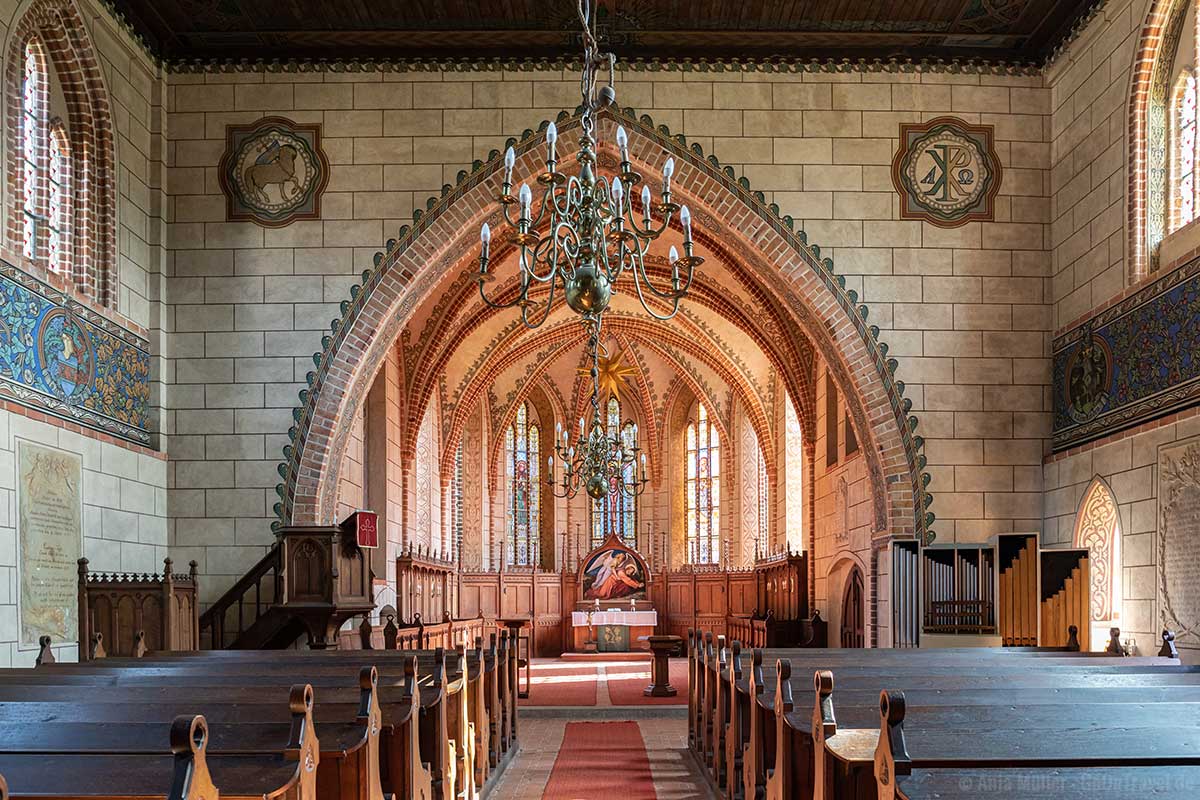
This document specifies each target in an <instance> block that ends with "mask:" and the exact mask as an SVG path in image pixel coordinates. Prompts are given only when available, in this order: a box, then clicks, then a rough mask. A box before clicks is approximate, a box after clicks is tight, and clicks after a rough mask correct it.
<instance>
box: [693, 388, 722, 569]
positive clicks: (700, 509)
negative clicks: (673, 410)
mask: <svg viewBox="0 0 1200 800" xmlns="http://www.w3.org/2000/svg"><path fill="white" fill-rule="evenodd" d="M696 406H697V411H696V417H695V419H693V420H691V421H690V422H688V426H687V464H686V467H685V469H686V472H685V475H686V481H685V483H684V486H685V494H686V498H685V508H686V515H687V546H688V561H689V563H692V564H716V563H719V562H720V555H721V554H720V549H721V443H720V435H719V434H718V433H717V428H716V426H715V425H713V424H712V423H711V422H710V421H709V419H708V409H706V408H705V407H704V404H703V403H697V404H696Z"/></svg>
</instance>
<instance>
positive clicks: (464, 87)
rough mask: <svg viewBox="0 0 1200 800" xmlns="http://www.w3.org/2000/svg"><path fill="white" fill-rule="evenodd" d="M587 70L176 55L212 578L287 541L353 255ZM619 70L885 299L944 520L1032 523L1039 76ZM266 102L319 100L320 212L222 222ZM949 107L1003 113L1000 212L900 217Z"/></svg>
mask: <svg viewBox="0 0 1200 800" xmlns="http://www.w3.org/2000/svg"><path fill="white" fill-rule="evenodd" d="M577 86H578V82H577V75H575V74H574V73H571V72H563V71H555V70H533V71H519V72H503V71H478V72H437V71H414V72H403V71H399V72H358V73H343V72H333V71H330V72H311V73H286V74H280V73H265V74H264V73H261V72H210V73H207V74H186V75H171V76H169V79H168V85H167V90H166V97H167V107H168V112H169V113H168V122H167V130H168V140H169V145H168V154H169V155H168V157H169V170H168V191H169V194H170V204H169V205H170V210H171V224H170V228H169V241H170V251H171V252H170V257H169V265H168V273H169V278H168V293H167V294H168V302H169V311H168V313H167V315H166V317H165V323H164V328H165V329H166V330H167V331H168V335H169V336H170V339H171V341H172V344H173V346H172V348H171V350H172V358H171V360H170V362H169V363H168V364H167V366H166V373H167V374H169V376H170V378H169V380H170V382H171V384H172V395H173V397H174V398H176V402H174V403H173V404H172V409H171V413H170V415H169V416H170V420H169V422H168V429H169V430H168V432H169V434H170V437H169V441H170V446H169V449H170V452H171V461H172V470H173V471H174V473H175V475H176V485H178V486H179V487H181V488H179V489H177V490H175V491H174V493H173V498H174V500H173V502H172V515H173V517H175V519H176V522H175V524H176V526H177V530H183V529H184V528H186V529H187V530H189V531H192V533H190V534H189V536H190V537H191V538H190V539H189V541H188V542H187V543H184V542H182V541H177V544H178V545H180V546H181V547H186V548H188V551H187V552H188V553H189V554H196V555H197V556H198V557H199V558H200V559H201V561H202V562H203V563H204V564H205V566H204V570H203V571H205V572H206V573H208V574H213V575H217V576H220V577H219V578H218V579H217V582H221V581H225V582H229V581H231V580H232V579H233V577H235V576H234V575H233V574H232V573H231V572H227V571H226V570H227V569H229V568H230V567H231V566H233V565H234V564H237V563H243V562H245V561H246V560H247V557H243V556H237V555H235V554H234V553H233V552H232V550H235V549H236V548H238V547H254V548H261V547H262V546H263V545H264V544H265V543H267V542H269V541H270V534H269V527H268V526H269V524H270V521H271V512H270V508H271V505H272V503H273V502H274V491H273V487H274V485H275V484H276V483H277V482H278V477H277V475H276V473H275V465H276V464H277V462H278V453H279V451H280V448H281V447H282V445H283V444H284V443H285V439H286V437H285V436H284V435H283V434H284V431H286V429H287V427H288V425H290V424H291V421H290V420H291V415H290V412H291V408H292V407H293V406H294V405H295V402H296V399H295V398H296V393H297V391H298V390H299V389H300V388H301V387H302V381H303V377H304V374H305V373H306V372H307V371H308V370H309V369H311V368H312V367H311V364H312V362H311V359H310V356H311V354H312V352H313V351H315V350H317V349H318V348H319V346H320V336H321V334H322V332H323V331H324V330H326V328H327V325H328V322H329V320H330V319H332V318H334V317H337V316H338V315H339V314H338V310H337V303H338V302H339V301H340V300H342V299H343V298H344V297H345V296H346V293H347V290H348V287H349V285H350V284H351V283H352V282H354V281H355V280H356V275H357V273H358V272H359V271H361V270H362V269H364V268H366V267H367V266H369V265H370V263H371V256H372V254H373V253H374V252H375V250H377V249H378V248H379V247H380V246H381V245H382V244H383V242H384V240H385V239H386V238H388V237H389V236H394V235H395V231H396V230H397V228H398V227H399V226H400V225H401V224H404V223H406V222H408V221H410V218H411V213H412V208H413V206H414V204H422V203H423V202H424V199H425V198H426V197H427V196H429V195H431V194H434V193H436V192H437V191H438V190H439V189H440V187H441V185H442V184H444V183H453V182H454V181H455V176H456V174H457V173H458V171H459V170H460V169H463V168H466V167H468V166H469V165H470V161H471V159H473V158H486V157H487V154H488V152H489V151H490V150H492V149H493V148H500V147H502V146H503V142H504V139H505V138H506V137H507V136H510V135H519V134H520V132H521V131H522V130H524V129H526V128H536V127H537V125H538V124H539V123H540V122H541V121H542V120H544V119H550V118H553V117H554V116H555V115H556V114H557V113H558V112H559V111H560V110H562V109H564V108H566V109H573V108H574V107H575V106H576V105H577V104H578V95H577ZM617 89H618V96H619V98H620V102H621V103H622V105H629V106H633V107H635V108H636V109H638V111H639V112H644V113H648V114H650V115H651V116H652V117H653V118H654V120H655V122H656V123H657V124H665V125H667V126H668V127H669V128H670V129H671V131H672V132H682V133H684V134H686V135H687V136H688V139H689V142H696V143H697V144H699V145H700V146H701V147H703V148H704V149H705V151H706V152H708V153H712V154H715V155H716V156H717V157H718V158H720V159H721V161H722V163H728V164H731V165H733V166H734V168H735V169H736V170H737V171H738V172H739V173H740V174H744V175H745V176H746V177H747V178H748V179H749V180H750V182H751V185H752V186H753V187H754V188H756V189H760V190H762V191H764V192H765V193H766V195H767V198H768V200H769V201H774V202H776V203H778V204H779V205H780V207H781V209H782V211H783V213H787V214H791V215H792V216H794V217H795V218H796V219H797V221H798V225H799V227H802V228H803V229H804V230H806V231H807V233H808V236H809V240H810V241H812V242H815V243H818V244H820V245H821V247H822V252H823V253H825V254H828V255H830V256H832V258H833V259H834V262H835V264H836V267H837V270H838V272H839V273H841V274H844V275H846V279H847V286H848V287H850V288H854V289H856V290H857V291H858V292H859V294H860V296H861V298H862V299H863V300H864V301H865V302H866V303H867V304H868V305H869V306H870V308H871V320H872V322H874V323H875V324H878V325H879V326H880V327H881V328H882V329H883V333H882V336H881V338H882V339H883V340H884V341H886V342H888V343H889V345H890V346H891V353H890V354H891V355H893V356H895V357H896V358H897V359H898V360H899V362H900V367H899V369H898V371H897V377H898V378H900V379H901V380H904V381H905V382H906V384H907V385H908V396H909V397H910V398H912V399H913V402H914V411H915V413H916V414H917V415H918V416H919V417H920V418H921V428H920V431H919V432H920V433H921V435H923V436H924V437H925V439H926V441H927V453H928V455H929V460H930V464H931V467H932V469H931V472H933V473H934V482H933V484H932V485H931V487H930V490H931V491H932V492H933V493H934V494H935V495H936V499H935V504H934V510H935V511H936V513H937V514H938V517H939V523H938V524H937V525H936V530H937V532H938V534H939V536H941V537H942V539H943V540H953V539H964V540H977V539H981V538H984V537H986V536H988V535H990V534H991V533H994V532H997V531H1001V530H1012V529H1013V528H1014V527H1016V528H1018V529H1027V528H1029V527H1031V526H1034V525H1036V520H1038V519H1040V517H1041V495H1040V491H1041V485H1040V480H1041V478H1040V474H1041V470H1040V464H1041V459H1042V455H1043V451H1044V442H1045V439H1046V438H1047V436H1048V431H1049V426H1048V419H1049V417H1048V411H1049V408H1048V405H1047V403H1048V400H1047V397H1048V392H1047V391H1046V387H1047V384H1048V382H1049V368H1048V362H1047V360H1046V357H1047V352H1048V350H1047V348H1048V343H1047V336H1048V334H1049V331H1050V307H1049V294H1048V289H1047V286H1048V278H1049V269H1048V264H1049V262H1048V258H1049V255H1048V240H1047V236H1046V231H1047V221H1048V219H1049V215H1048V208H1049V166H1050V158H1049V151H1050V150H1049V149H1050V145H1049V123H1050V92H1049V91H1048V90H1047V89H1045V88H1043V86H1042V78H1041V76H1037V75H1034V76H992V75H980V74H951V73H933V72H930V73H919V74H911V75H893V74H886V73H873V72H852V73H847V74H825V73H814V74H769V73H757V72H740V71H727V72H722V73H702V72H679V71H663V72H654V73H646V72H634V71H622V72H621V73H620V75H619V77H618V87H617ZM267 114H278V115H282V116H286V117H288V118H290V119H293V120H295V121H297V122H306V123H307V122H319V123H321V124H322V125H323V136H324V139H323V141H324V147H325V150H326V152H327V154H328V156H329V159H330V161H331V163H332V174H331V180H330V184H329V188H328V191H327V193H326V195H325V199H324V203H323V219H322V220H320V221H312V222H297V223H294V224H292V225H289V226H287V227H285V228H280V229H263V228H260V227H257V226H255V225H253V224H250V223H228V222H225V221H224V200H223V198H222V197H221V195H220V189H219V186H218V182H217V163H218V161H219V159H220V156H221V153H222V151H223V149H224V141H225V126H226V125H227V124H231V123H235V122H236V123H244V122H247V121H251V120H254V119H258V118H260V117H262V116H264V115H267ZM945 114H954V115H956V116H959V117H961V118H963V119H965V120H967V121H969V122H973V123H980V122H982V123H985V124H991V125H994V126H996V138H997V142H998V144H997V149H998V151H999V155H1000V158H1001V160H1002V162H1003V164H1004V167H1005V171H1006V173H1005V179H1004V184H1003V186H1002V187H1001V190H1000V197H999V199H998V203H997V211H998V214H997V221H996V222H992V223H971V224H968V225H966V226H963V227H961V228H957V229H952V230H945V229H941V228H936V227H934V226H931V225H928V224H925V223H921V222H916V221H906V220H901V219H900V218H899V199H898V196H897V194H896V193H895V191H894V189H893V187H892V182H891V166H890V165H891V160H892V156H893V154H894V151H895V149H896V146H897V142H898V135H899V125H900V123H902V122H912V121H918V120H923V119H929V118H932V117H935V116H939V115H945ZM185 474H186V475H187V476H188V480H187V481H184V480H182V478H181V477H180V476H182V475H185ZM184 486H186V487H187V488H182V487H184ZM230 524H233V525H234V527H235V529H236V530H237V531H238V534H237V536H236V538H235V544H234V545H233V546H232V548H231V546H230V545H228V544H226V543H224V542H223V543H222V544H220V545H216V546H215V547H216V548H219V550H220V553H219V554H218V553H217V552H214V547H210V546H208V545H207V544H205V541H206V540H205V538H204V536H205V535H204V533H203V532H202V531H203V529H204V528H206V527H209V526H218V527H222V528H225V527H228V526H229V525H230ZM205 551H207V553H206V552H205ZM208 554H211V555H213V556H214V557H215V559H217V560H218V561H219V562H220V563H212V564H210V563H208V562H207V555H208Z"/></svg>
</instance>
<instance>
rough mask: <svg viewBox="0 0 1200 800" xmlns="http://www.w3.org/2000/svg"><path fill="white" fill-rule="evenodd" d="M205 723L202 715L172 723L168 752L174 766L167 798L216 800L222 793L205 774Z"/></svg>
mask: <svg viewBox="0 0 1200 800" xmlns="http://www.w3.org/2000/svg"><path fill="white" fill-rule="evenodd" d="M207 750H208V723H207V722H205V720H204V717H203V716H201V715H199V714H197V715H196V716H192V717H186V716H180V717H176V718H175V721H174V722H172V723H171V752H172V753H174V755H175V769H174V774H173V775H172V776H171V789H170V792H169V793H168V794H167V800H219V798H220V796H221V794H220V792H218V791H217V787H216V786H215V785H214V784H213V782H212V777H211V776H210V775H209V773H208V761H207V760H206V759H205V753H206V751H207Z"/></svg>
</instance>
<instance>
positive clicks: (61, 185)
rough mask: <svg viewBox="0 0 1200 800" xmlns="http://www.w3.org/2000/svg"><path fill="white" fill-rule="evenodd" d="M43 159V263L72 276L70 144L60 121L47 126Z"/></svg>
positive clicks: (58, 272)
mask: <svg viewBox="0 0 1200 800" xmlns="http://www.w3.org/2000/svg"><path fill="white" fill-rule="evenodd" d="M47 142H48V144H49V149H50V152H49V157H48V158H47V160H46V170H47V173H48V174H47V180H46V184H47V187H48V189H49V192H48V193H49V199H48V201H47V203H46V239H47V242H46V264H47V266H49V268H50V271H51V272H55V273H57V274H59V275H70V274H71V256H72V251H71V210H72V205H73V204H72V202H71V198H72V195H71V143H70V141H69V140H68V139H67V131H66V129H65V128H64V127H63V124H62V120H59V119H56V120H54V121H52V122H51V123H50V134H49V136H48V137H47Z"/></svg>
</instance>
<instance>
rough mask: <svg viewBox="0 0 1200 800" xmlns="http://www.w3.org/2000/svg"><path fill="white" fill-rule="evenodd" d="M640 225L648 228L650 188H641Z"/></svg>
mask: <svg viewBox="0 0 1200 800" xmlns="http://www.w3.org/2000/svg"><path fill="white" fill-rule="evenodd" d="M642 223H643V224H644V225H645V226H646V227H647V228H649V227H650V187H649V186H643V187H642Z"/></svg>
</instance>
